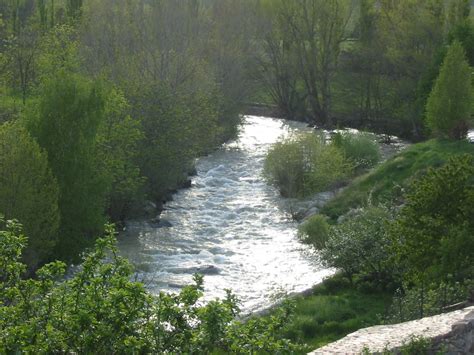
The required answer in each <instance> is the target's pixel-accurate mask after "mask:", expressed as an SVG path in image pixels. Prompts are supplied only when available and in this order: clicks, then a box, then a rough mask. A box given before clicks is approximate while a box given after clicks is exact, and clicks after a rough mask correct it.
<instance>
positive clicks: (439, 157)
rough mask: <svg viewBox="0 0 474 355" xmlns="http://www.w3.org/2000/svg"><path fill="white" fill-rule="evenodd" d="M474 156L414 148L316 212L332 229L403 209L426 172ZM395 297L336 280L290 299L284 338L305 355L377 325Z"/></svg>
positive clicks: (439, 143)
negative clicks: (355, 217)
mask: <svg viewBox="0 0 474 355" xmlns="http://www.w3.org/2000/svg"><path fill="white" fill-rule="evenodd" d="M459 154H468V155H473V156H474V144H472V143H469V142H468V141H448V140H430V141H426V142H423V143H418V144H414V145H412V146H410V147H408V148H407V149H405V150H403V151H401V152H400V153H399V154H397V155H395V156H393V157H392V158H389V159H388V160H387V161H386V162H384V163H381V164H380V165H379V166H377V167H376V168H374V169H373V170H372V171H370V172H368V173H366V174H364V175H362V176H360V177H358V178H356V179H354V180H353V181H352V182H351V183H350V184H349V185H348V186H347V187H345V188H344V189H342V190H340V192H339V193H337V194H336V196H335V197H333V198H332V199H331V200H329V201H328V203H326V204H325V205H324V206H323V207H322V208H321V209H320V211H319V213H321V214H325V215H327V216H329V217H330V218H331V221H332V223H337V221H338V220H340V218H341V217H342V216H344V215H345V214H346V213H348V212H350V211H351V210H354V209H359V208H361V207H366V206H369V205H375V206H376V205H378V204H384V205H387V206H399V205H401V204H403V191H405V190H406V189H407V188H408V187H409V186H410V184H411V182H412V181H413V180H414V179H415V178H416V177H420V176H421V175H423V174H425V173H426V171H427V170H428V169H429V168H436V167H440V166H442V165H443V164H444V163H445V162H447V161H448V159H449V158H450V157H452V156H454V155H459ZM392 295H393V292H390V291H384V290H381V289H377V288H374V287H373V285H372V284H371V283H368V282H364V281H363V280H357V279H356V280H355V281H354V283H350V282H349V281H348V280H347V279H345V278H344V277H343V276H342V275H340V274H337V275H335V276H333V277H330V278H328V279H326V280H325V281H324V282H323V283H322V284H321V285H317V286H315V287H314V288H313V290H312V292H309V293H308V292H307V293H305V294H304V295H301V296H298V297H295V298H293V302H294V315H293V318H292V320H291V321H290V322H289V323H288V324H287V326H286V328H285V332H284V333H283V334H282V337H287V338H289V339H291V340H293V341H295V342H298V343H304V344H307V347H306V348H305V351H309V350H313V349H316V348H319V347H321V346H324V345H325V344H327V343H330V342H332V341H335V340H337V339H339V338H342V337H344V336H345V335H347V334H349V333H352V332H354V331H356V330H358V329H360V328H365V327H369V326H372V325H376V324H380V323H381V321H382V318H383V316H384V315H385V314H386V313H387V311H388V308H389V306H390V304H391V300H392Z"/></svg>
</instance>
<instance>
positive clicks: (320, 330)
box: [282, 275, 392, 351]
mask: <svg viewBox="0 0 474 355" xmlns="http://www.w3.org/2000/svg"><path fill="white" fill-rule="evenodd" d="M391 299H392V296H391V293H390V292H384V291H377V290H363V289H359V288H357V287H354V286H353V285H351V284H349V282H348V281H347V279H345V278H343V277H342V276H341V275H335V276H333V277H331V278H329V279H327V280H325V281H324V282H323V283H322V284H320V285H317V286H315V288H314V290H313V293H312V294H311V295H309V296H299V297H296V298H295V299H294V302H295V311H294V315H293V316H292V318H291V321H290V322H289V324H288V325H287V326H286V327H285V332H284V333H283V334H282V336H283V337H285V338H287V339H291V340H292V341H295V342H298V343H300V344H307V347H306V348H305V349H304V350H305V351H310V350H313V349H316V348H319V347H321V346H324V345H326V344H328V343H330V342H333V341H335V340H338V339H340V338H342V337H344V336H345V335H347V334H349V333H352V332H354V331H356V330H358V329H360V328H365V327H369V326H372V325H376V324H379V323H380V316H381V315H383V314H385V312H386V310H387V309H388V307H389V306H390V303H391Z"/></svg>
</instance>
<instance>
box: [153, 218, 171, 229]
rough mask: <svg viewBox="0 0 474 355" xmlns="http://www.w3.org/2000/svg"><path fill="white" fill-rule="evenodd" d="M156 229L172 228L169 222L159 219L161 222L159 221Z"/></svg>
mask: <svg viewBox="0 0 474 355" xmlns="http://www.w3.org/2000/svg"><path fill="white" fill-rule="evenodd" d="M157 227H158V228H170V227H173V225H172V224H171V222H170V221H167V220H166V219H161V220H159V222H158V225H157Z"/></svg>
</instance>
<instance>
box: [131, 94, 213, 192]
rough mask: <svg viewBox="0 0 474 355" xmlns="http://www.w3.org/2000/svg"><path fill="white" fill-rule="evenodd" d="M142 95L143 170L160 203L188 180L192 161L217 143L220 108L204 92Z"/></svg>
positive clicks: (141, 163)
mask: <svg viewBox="0 0 474 355" xmlns="http://www.w3.org/2000/svg"><path fill="white" fill-rule="evenodd" d="M143 95H145V97H143V98H142V97H140V98H139V100H140V101H143V103H140V104H139V105H140V106H139V107H140V110H139V111H140V113H137V114H139V117H141V125H142V131H143V132H144V139H143V140H142V145H141V146H140V156H139V159H140V168H141V171H142V172H143V175H144V176H145V177H146V178H147V183H148V192H149V194H150V196H151V197H152V198H153V199H154V200H158V201H159V200H160V199H163V198H164V196H166V194H167V193H168V192H169V190H170V189H174V188H175V187H176V186H178V185H179V184H180V183H181V182H182V181H183V180H184V179H186V177H187V173H188V171H189V170H190V167H191V166H192V162H193V159H194V158H196V157H197V156H198V155H199V154H202V153H203V152H204V151H205V150H206V149H209V148H210V147H212V146H213V145H214V144H215V143H216V141H217V140H216V135H217V132H218V128H217V127H218V126H217V118H218V117H217V108H216V106H215V103H214V102H213V98H212V97H210V96H209V95H208V94H207V93H205V92H196V93H193V94H192V95H188V94H178V93H176V94H172V92H171V91H170V90H168V88H166V87H163V86H158V87H155V88H147V90H146V91H145V92H144V93H143ZM142 105H143V106H142ZM137 106H138V105H137ZM137 108H138V107H135V109H137Z"/></svg>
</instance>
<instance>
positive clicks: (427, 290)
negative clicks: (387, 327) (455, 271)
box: [384, 275, 474, 323]
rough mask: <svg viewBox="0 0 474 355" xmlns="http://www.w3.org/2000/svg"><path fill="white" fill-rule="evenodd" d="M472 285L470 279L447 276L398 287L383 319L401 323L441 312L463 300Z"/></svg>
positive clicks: (387, 321)
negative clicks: (443, 279)
mask: <svg viewBox="0 0 474 355" xmlns="http://www.w3.org/2000/svg"><path fill="white" fill-rule="evenodd" d="M448 276H449V275H448ZM473 287H474V282H473V281H472V280H467V281H463V282H453V280H452V278H449V277H448V278H446V280H445V281H442V282H440V283H434V284H430V285H428V286H427V287H426V286H424V287H422V286H415V287H404V288H399V289H397V291H396V292H395V295H394V297H393V302H392V305H391V306H390V308H389V310H388V312H387V315H386V317H385V319H384V321H385V322H386V323H401V322H406V321H409V320H413V319H418V318H422V317H427V316H432V315H436V314H440V313H443V312H444V311H445V307H447V306H450V305H453V304H456V303H458V302H463V301H465V300H466V299H467V298H468V297H469V293H470V292H472V289H473Z"/></svg>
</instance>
